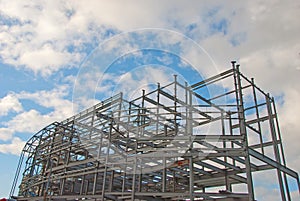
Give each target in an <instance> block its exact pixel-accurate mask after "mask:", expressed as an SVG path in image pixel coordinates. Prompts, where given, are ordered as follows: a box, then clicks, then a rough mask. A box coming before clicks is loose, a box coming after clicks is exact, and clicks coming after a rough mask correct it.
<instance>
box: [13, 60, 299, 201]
mask: <svg viewBox="0 0 300 201" xmlns="http://www.w3.org/2000/svg"><path fill="white" fill-rule="evenodd" d="M270 171H271V172H270ZM259 172H267V173H274V175H275V178H276V181H277V184H278V189H279V190H278V191H279V192H280V193H279V194H280V195H281V200H283V201H286V200H291V193H290V186H289V182H288V180H290V179H295V180H296V184H297V185H298V188H299V178H298V174H297V172H295V171H293V170H291V169H289V168H288V167H286V162H285V158H284V153H283V146H282V140H281V134H280V130H279V125H278V119H277V113H276V108H275V103H274V99H273V98H272V97H271V96H270V95H269V94H266V93H265V92H263V91H262V90H261V89H260V88H258V87H257V86H256V85H255V83H254V81H253V79H248V78H247V77H245V76H244V75H243V74H242V73H240V71H239V65H237V64H236V63H235V62H232V68H230V69H229V70H227V71H225V72H223V73H220V74H218V75H215V76H213V77H211V78H208V79H205V80H203V81H200V82H198V83H196V84H193V85H188V84H187V83H180V82H179V81H178V79H177V77H176V76H174V81H173V82H172V83H170V84H168V85H166V86H160V84H158V85H157V88H156V89H154V90H153V91H151V92H150V93H146V92H145V91H142V95H141V96H140V97H138V98H135V99H134V100H125V98H124V95H123V94H122V93H120V94H117V95H115V96H113V97H111V98H109V99H107V100H105V101H103V102H101V103H99V104H97V105H95V106H93V107H91V108H89V109H87V110H85V111H83V112H80V113H79V114H76V115H75V116H73V117H71V118H68V119H66V120H64V121H62V122H55V123H52V124H51V125H49V126H47V127H46V128H44V129H42V130H41V131H39V132H38V133H37V134H35V135H34V136H33V137H32V138H31V139H30V140H29V141H28V142H27V143H26V145H25V147H24V149H23V152H22V154H21V157H20V162H19V165H18V168H17V172H16V177H15V180H14V182H13V186H12V190H11V194H10V196H11V198H15V199H17V200H79V199H82V200H84V199H85V200H220V201H221V200H228V201H229V200H251V201H253V200H255V198H256V196H255V188H254V185H253V182H255V181H254V180H255V176H254V175H255V174H257V173H258V174H259ZM20 173H22V179H21V180H20V185H19V193H18V195H14V192H15V188H16V186H17V184H18V183H19V182H18V181H19V179H18V177H19V174H20ZM289 178H290V179H289ZM241 189H244V190H241ZM279 199H280V198H279Z"/></svg>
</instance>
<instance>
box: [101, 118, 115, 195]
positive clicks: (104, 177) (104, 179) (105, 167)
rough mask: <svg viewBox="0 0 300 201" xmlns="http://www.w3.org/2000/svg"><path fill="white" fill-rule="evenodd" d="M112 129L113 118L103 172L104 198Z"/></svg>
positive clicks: (111, 124)
mask: <svg viewBox="0 0 300 201" xmlns="http://www.w3.org/2000/svg"><path fill="white" fill-rule="evenodd" d="M112 130H113V118H112V119H111V121H110V128H109V133H108V145H107V150H106V158H105V164H104V174H103V183H102V200H104V197H105V183H106V176H107V164H108V160H109V152H110V143H111V133H112Z"/></svg>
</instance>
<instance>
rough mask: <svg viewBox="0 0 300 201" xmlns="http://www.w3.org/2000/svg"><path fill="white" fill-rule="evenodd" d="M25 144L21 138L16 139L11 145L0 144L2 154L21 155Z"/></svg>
mask: <svg viewBox="0 0 300 201" xmlns="http://www.w3.org/2000/svg"><path fill="white" fill-rule="evenodd" d="M25 143H26V142H25V141H23V140H21V139H20V138H18V137H14V138H13V139H12V141H11V143H10V144H0V153H5V154H14V155H19V154H20V153H21V151H22V149H23V147H24V145H25Z"/></svg>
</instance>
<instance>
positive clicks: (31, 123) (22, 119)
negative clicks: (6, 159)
mask: <svg viewBox="0 0 300 201" xmlns="http://www.w3.org/2000/svg"><path fill="white" fill-rule="evenodd" d="M68 90H69V88H68V87H66V86H63V85H62V86H60V87H58V88H55V89H53V90H51V91H37V92H35V93H29V92H21V93H19V94H14V99H13V100H15V102H17V103H20V102H22V100H31V101H33V102H35V103H36V104H38V105H40V106H42V107H45V108H48V109H52V111H50V112H48V113H46V114H43V113H42V112H41V111H38V110H35V109H31V110H28V111H22V112H20V113H19V114H17V115H15V116H14V117H13V118H11V119H10V120H8V121H6V122H3V123H2V125H3V126H5V127H1V128H0V139H1V140H4V141H9V140H12V143H13V142H14V140H16V139H17V138H16V137H14V136H15V133H16V132H19V133H32V134H34V133H36V132H38V131H39V130H40V129H42V128H43V127H45V126H47V125H48V124H50V123H52V122H54V121H62V120H64V119H65V118H67V117H70V116H72V115H73V114H74V112H73V109H75V110H76V106H74V107H73V104H72V102H71V101H69V100H67V99H66V96H67V95H68ZM76 111H77V110H76ZM17 142H18V141H17ZM19 144H20V143H19ZM1 146H2V145H1ZM3 147H4V148H3ZM5 147H7V149H9V151H7V153H13V154H15V153H18V152H17V150H15V152H14V151H13V149H14V148H18V146H13V144H12V145H7V144H3V146H2V148H3V149H6V148H5Z"/></svg>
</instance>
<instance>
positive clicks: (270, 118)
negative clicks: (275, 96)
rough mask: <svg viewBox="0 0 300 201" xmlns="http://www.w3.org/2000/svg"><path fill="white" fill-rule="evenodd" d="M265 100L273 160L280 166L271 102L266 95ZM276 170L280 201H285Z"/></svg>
mask: <svg viewBox="0 0 300 201" xmlns="http://www.w3.org/2000/svg"><path fill="white" fill-rule="evenodd" d="M265 98H266V103H267V111H268V116H269V125H270V131H271V136H272V141H273V149H274V154H275V159H276V162H277V163H279V164H281V160H280V155H279V150H278V144H277V136H276V130H275V125H274V119H273V117H272V115H273V113H272V106H271V102H270V95H269V94H267V96H265ZM276 170H277V176H278V181H279V188H280V193H281V198H282V201H286V197H285V192H284V188H283V181H282V175H281V171H280V170H279V169H278V168H277V169H276Z"/></svg>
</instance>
